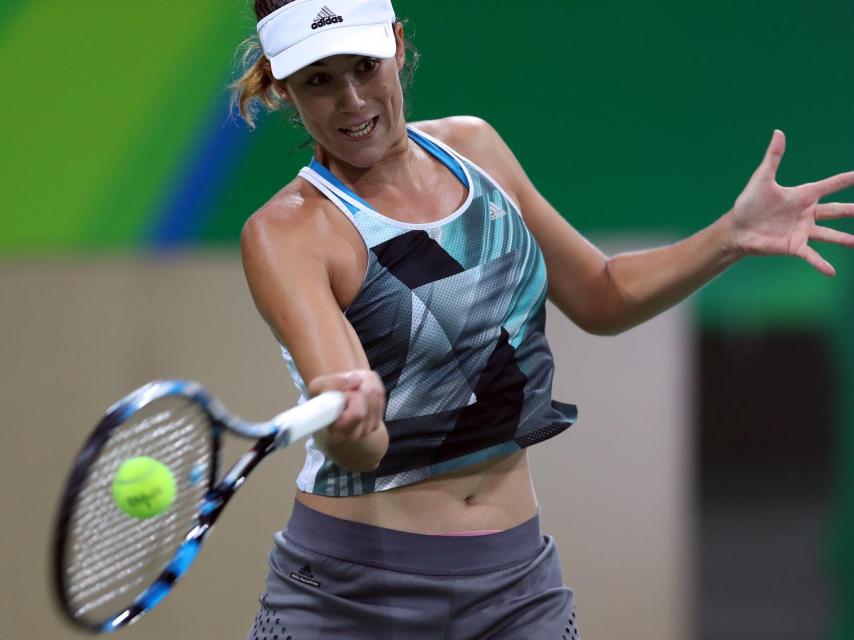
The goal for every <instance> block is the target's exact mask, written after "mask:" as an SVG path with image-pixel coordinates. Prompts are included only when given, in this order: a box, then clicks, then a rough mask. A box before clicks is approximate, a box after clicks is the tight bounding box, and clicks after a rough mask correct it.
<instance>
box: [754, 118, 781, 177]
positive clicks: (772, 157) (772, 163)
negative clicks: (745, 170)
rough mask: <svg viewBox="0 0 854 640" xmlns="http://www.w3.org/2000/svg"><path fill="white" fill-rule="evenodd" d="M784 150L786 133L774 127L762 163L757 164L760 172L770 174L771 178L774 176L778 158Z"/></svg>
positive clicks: (775, 175) (778, 161) (778, 162)
mask: <svg viewBox="0 0 854 640" xmlns="http://www.w3.org/2000/svg"><path fill="white" fill-rule="evenodd" d="M785 151H786V135H785V134H784V133H783V132H782V131H780V130H779V129H774V133H772V134H771V142H770V143H769V144H768V149H767V150H766V151H765V157H764V158H762V164H761V165H759V168H760V169H761V170H762V172H763V173H766V174H768V175H770V177H771V178H772V179H774V178H776V177H777V168H778V167H779V166H780V160H782V159H783V153H784V152H785Z"/></svg>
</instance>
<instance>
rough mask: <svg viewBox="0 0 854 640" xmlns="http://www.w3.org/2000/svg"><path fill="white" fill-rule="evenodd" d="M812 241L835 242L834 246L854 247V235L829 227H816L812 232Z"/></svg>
mask: <svg viewBox="0 0 854 640" xmlns="http://www.w3.org/2000/svg"><path fill="white" fill-rule="evenodd" d="M810 239H812V240H818V241H820V242H833V243H834V244H841V245H844V246H846V247H854V235H851V234H850V233H845V232H844V231H838V230H836V229H830V228H829V227H815V228H814V229H813V230H812V233H810Z"/></svg>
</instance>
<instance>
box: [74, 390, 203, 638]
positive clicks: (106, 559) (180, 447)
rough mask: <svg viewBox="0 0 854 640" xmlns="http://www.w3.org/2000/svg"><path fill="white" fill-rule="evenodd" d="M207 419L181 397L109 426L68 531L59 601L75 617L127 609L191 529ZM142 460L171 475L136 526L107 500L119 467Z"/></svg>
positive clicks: (162, 401)
mask: <svg viewBox="0 0 854 640" xmlns="http://www.w3.org/2000/svg"><path fill="white" fill-rule="evenodd" d="M212 446H213V442H212V437H211V429H210V420H209V418H208V416H207V414H206V413H205V411H204V410H203V409H202V408H200V407H199V406H198V405H196V404H195V403H194V402H193V401H191V400H189V399H187V398H185V397H183V396H169V397H166V398H161V399H158V400H155V401H154V402H152V403H151V404H150V405H149V406H147V407H146V408H145V409H143V410H141V411H139V412H137V413H135V414H133V415H131V416H130V417H129V418H128V420H127V421H126V422H125V423H123V424H121V425H119V426H118V427H116V428H115V429H114V430H113V432H112V433H111V436H110V439H109V440H108V442H107V443H106V444H105V446H104V447H103V449H102V450H101V452H100V454H99V456H98V459H97V460H96V461H95V462H94V463H93V464H92V466H91V468H90V470H89V473H88V474H87V477H86V479H85V481H84V486H83V488H82V490H81V491H80V495H79V498H78V500H77V502H76V504H75V507H74V511H73V514H72V517H71V521H70V526H69V531H70V535H69V542H68V547H67V549H68V555H67V558H66V572H65V575H66V592H67V593H66V597H67V600H68V602H69V604H70V607H71V609H72V611H73V613H74V615H75V616H76V617H84V616H86V617H90V618H97V619H98V620H99V621H100V620H103V619H106V618H107V617H108V616H111V615H114V614H116V613H118V612H119V610H121V609H124V608H127V607H128V606H130V605H131V604H132V601H133V599H134V598H136V597H137V596H138V595H139V594H140V593H141V592H142V591H143V590H144V589H145V588H146V587H147V586H148V585H149V584H151V583H152V582H153V581H154V579H155V578H156V577H157V576H158V575H159V574H160V572H161V571H162V569H163V567H164V566H165V565H166V563H167V562H168V561H169V560H170V559H171V558H172V555H173V554H174V552H175V551H176V549H177V548H178V547H179V545H180V544H181V542H182V541H183V540H184V537H185V535H186V533H187V531H189V529H190V528H191V527H192V526H193V524H194V522H195V519H196V516H197V513H198V508H199V504H200V502H201V501H202V499H203V498H204V495H205V493H206V491H207V489H208V480H209V477H210V473H211V465H212V463H213V462H212V455H213V454H212ZM136 456H149V457H152V458H155V459H156V460H159V461H160V462H162V463H163V464H165V465H166V466H167V467H169V469H170V470H171V472H172V474H173V476H174V478H175V486H176V494H175V500H174V502H173V503H172V505H171V506H170V507H169V509H168V510H167V511H165V512H164V513H162V514H160V515H157V516H155V517H153V518H149V519H145V520H139V519H136V518H133V517H131V516H129V515H127V514H126V513H124V512H123V511H121V510H120V509H119V508H118V507H117V506H116V504H115V502H114V500H113V495H112V483H113V479H114V477H115V475H116V471H117V470H118V468H119V466H120V465H121V464H122V462H124V461H125V460H126V459H128V458H132V457H136Z"/></svg>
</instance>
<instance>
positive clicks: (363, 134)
mask: <svg viewBox="0 0 854 640" xmlns="http://www.w3.org/2000/svg"><path fill="white" fill-rule="evenodd" d="M379 119H380V117H379V116H374V117H373V118H371V119H370V120H365V121H364V122H362V123H360V124H357V125H356V126H355V127H348V128H346V129H338V131H340V132H341V133H343V134H344V135H345V136H347V137H348V138H350V139H351V140H361V139H363V138H367V137H368V136H370V135H371V134H372V133H373V132H374V129H376V128H377V122H379Z"/></svg>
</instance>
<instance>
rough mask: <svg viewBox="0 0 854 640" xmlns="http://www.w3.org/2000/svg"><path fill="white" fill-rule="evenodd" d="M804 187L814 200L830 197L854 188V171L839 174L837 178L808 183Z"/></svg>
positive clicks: (832, 177)
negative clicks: (832, 194)
mask: <svg viewBox="0 0 854 640" xmlns="http://www.w3.org/2000/svg"><path fill="white" fill-rule="evenodd" d="M803 186H804V187H806V189H807V192H808V193H809V194H810V196H811V198H812V199H814V200H818V199H819V198H822V197H824V196H826V195H830V194H831V193H836V192H837V191H842V190H843V189H847V188H848V187H854V171H846V172H845V173H838V174H836V175H835V176H831V177H830V178H825V179H824V180H818V181H817V182H808V183H806V184H805V185H803Z"/></svg>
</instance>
